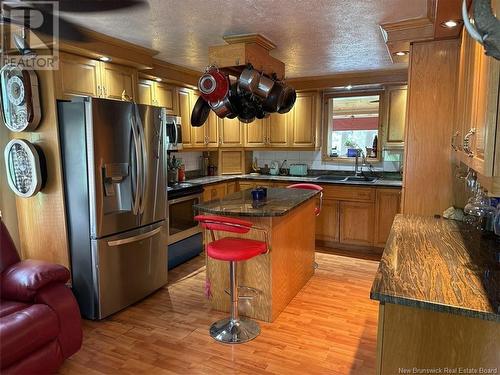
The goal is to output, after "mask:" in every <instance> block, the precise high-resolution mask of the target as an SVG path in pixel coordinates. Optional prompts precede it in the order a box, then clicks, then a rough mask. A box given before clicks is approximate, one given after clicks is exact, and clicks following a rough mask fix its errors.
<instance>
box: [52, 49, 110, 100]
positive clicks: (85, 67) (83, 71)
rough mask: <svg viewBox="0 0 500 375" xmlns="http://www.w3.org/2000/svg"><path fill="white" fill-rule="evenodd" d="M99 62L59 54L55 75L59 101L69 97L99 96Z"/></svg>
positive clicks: (67, 54) (62, 53)
mask: <svg viewBox="0 0 500 375" xmlns="http://www.w3.org/2000/svg"><path fill="white" fill-rule="evenodd" d="M99 63H100V62H99V61H97V60H93V59H89V58H87V57H82V56H77V55H72V54H69V53H64V52H61V54H60V60H59V72H58V73H57V74H56V80H57V86H58V89H59V93H58V97H59V98H60V99H69V98H70V97H71V96H93V97H98V96H100V85H101V73H100V70H99V67H100V65H99Z"/></svg>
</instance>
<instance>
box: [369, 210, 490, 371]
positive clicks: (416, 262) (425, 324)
mask: <svg viewBox="0 0 500 375" xmlns="http://www.w3.org/2000/svg"><path fill="white" fill-rule="evenodd" d="M499 260H500V245H499V242H498V238H495V236H488V235H482V234H481V233H479V232H478V231H477V230H475V229H472V228H470V227H467V226H466V225H464V224H463V223H461V222H456V221H453V220H446V219H440V218H433V217H422V216H413V215H408V216H403V215H398V216H396V219H395V220H394V224H393V227H392V230H391V233H390V235H389V240H388V242H387V246H386V248H385V250H384V254H383V256H382V260H381V262H380V266H379V269H378V272H377V274H376V277H375V280H374V283H373V286H372V290H371V298H372V299H375V300H378V301H380V309H379V322H378V343H377V346H378V350H377V362H378V364H377V374H397V373H406V372H401V371H402V370H401V369H410V371H413V368H417V369H427V368H441V369H442V372H441V373H446V372H444V369H445V368H448V369H459V368H462V369H464V368H475V369H477V370H478V371H480V368H483V369H493V370H492V371H494V372H458V371H459V370H457V372H453V371H451V370H450V372H448V373H495V374H496V373H498V372H500V263H499ZM495 369H496V370H495ZM408 373H410V372H408ZM411 373H415V372H411ZM436 373H438V372H436Z"/></svg>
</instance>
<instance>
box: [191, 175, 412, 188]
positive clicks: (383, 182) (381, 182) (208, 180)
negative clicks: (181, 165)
mask: <svg viewBox="0 0 500 375" xmlns="http://www.w3.org/2000/svg"><path fill="white" fill-rule="evenodd" d="M232 180H260V181H277V182H279V181H283V182H286V181H290V182H309V183H315V184H320V185H324V184H328V185H363V186H375V187H401V186H403V182H402V181H401V180H392V179H385V178H380V179H378V180H376V181H373V182H365V181H326V180H317V176H314V177H309V176H305V177H295V176H271V175H250V174H241V175H231V176H207V177H199V178H194V179H189V182H192V183H198V184H202V185H208V184H215V183H217V182H227V181H232Z"/></svg>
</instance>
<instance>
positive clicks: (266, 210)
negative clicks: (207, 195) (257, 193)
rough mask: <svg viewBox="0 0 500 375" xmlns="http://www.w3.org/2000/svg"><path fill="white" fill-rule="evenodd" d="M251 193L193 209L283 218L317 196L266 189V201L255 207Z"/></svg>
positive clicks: (230, 195)
mask: <svg viewBox="0 0 500 375" xmlns="http://www.w3.org/2000/svg"><path fill="white" fill-rule="evenodd" d="M251 191H252V190H251V189H247V190H243V191H239V192H236V193H233V194H229V195H226V196H225V197H224V198H222V199H215V200H212V201H210V202H204V203H199V204H195V205H194V206H193V207H194V209H195V210H196V211H198V212H200V213H208V214H214V215H222V216H250V217H272V216H284V215H286V214H288V213H289V212H290V211H291V210H293V209H294V208H296V207H298V206H300V205H301V204H303V203H305V202H306V201H308V200H309V199H313V198H314V197H315V196H316V194H319V192H318V191H315V190H304V189H285V188H268V189H267V199H266V200H265V201H264V202H262V203H261V204H260V205H258V206H256V205H255V204H254V202H253V200H252V194H251Z"/></svg>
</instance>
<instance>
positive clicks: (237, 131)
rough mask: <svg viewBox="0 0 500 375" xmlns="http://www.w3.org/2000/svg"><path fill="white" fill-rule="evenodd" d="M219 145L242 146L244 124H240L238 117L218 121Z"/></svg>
mask: <svg viewBox="0 0 500 375" xmlns="http://www.w3.org/2000/svg"><path fill="white" fill-rule="evenodd" d="M219 124H220V126H219V139H220V142H219V146H221V147H243V146H244V143H245V141H244V128H243V126H246V124H241V123H240V121H239V120H238V118H234V119H229V118H223V119H221V120H220V122H219Z"/></svg>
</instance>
